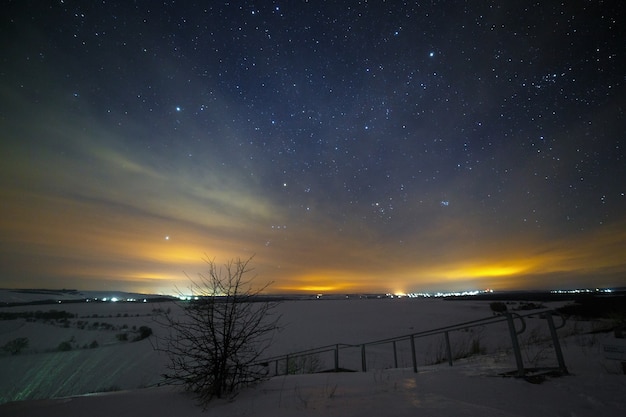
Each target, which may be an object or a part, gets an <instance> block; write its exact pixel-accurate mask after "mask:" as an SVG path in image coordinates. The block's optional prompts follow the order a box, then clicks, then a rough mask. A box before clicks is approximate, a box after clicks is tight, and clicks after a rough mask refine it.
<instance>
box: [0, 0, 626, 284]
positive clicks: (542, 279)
mask: <svg viewBox="0 0 626 417" xmlns="http://www.w3.org/2000/svg"><path fill="white" fill-rule="evenodd" d="M0 7H1V12H0V15H1V17H0V45H1V46H0V97H1V102H0V135H1V136H0V138H1V140H0V287H21V288H26V287H28V288H33V287H34V288H41V287H46V288H78V289H118V290H128V291H140V292H150V293H158V292H160V293H173V292H174V290H175V288H176V287H179V288H184V287H185V285H186V282H187V278H186V274H188V275H189V276H192V277H193V276H195V274H197V273H198V272H201V271H203V270H204V269H205V268H204V267H205V264H204V263H203V260H202V259H203V257H205V256H206V257H208V258H210V259H214V260H215V261H216V262H217V263H220V264H221V263H224V262H226V261H228V260H229V259H231V258H237V257H239V258H244V259H245V258H248V257H250V256H253V255H254V258H253V260H252V262H251V265H252V266H253V267H254V268H255V273H256V274H257V275H258V278H257V279H258V280H260V281H262V282H267V281H273V282H274V283H273V285H272V286H271V287H270V291H271V292H338V293H351V292H370V291H371V292H392V293H398V292H418V291H436V290H464V289H484V288H493V289H495V290H506V289H557V288H579V287H612V286H620V285H621V286H623V285H626V195H625V194H626V138H625V134H626V133H625V132H626V120H625V117H624V107H625V105H626V78H625V75H626V60H625V57H626V21H625V20H626V3H625V2H623V1H621V0H615V1H567V2H562V3H561V2H557V1H535V2H530V1H435V0H432V1H415V2H408V1H406V2H402V1H387V2H384V1H365V0H363V1H359V2H350V1H333V2H330V1H328V2H322V1H291V0H290V1H286V0H285V1H257V2H237V1H232V2H217V1H215V2H214V1H203V2H193V1H178V2H176V1H164V2H157V1H117V2H115V1H106V2H105V1H98V2H96V1H69V0H65V1H24V0H20V1H3V2H2V6H0Z"/></svg>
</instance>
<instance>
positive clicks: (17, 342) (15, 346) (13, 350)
mask: <svg viewBox="0 0 626 417" xmlns="http://www.w3.org/2000/svg"><path fill="white" fill-rule="evenodd" d="M27 346H28V338H27V337H18V338H17V339H13V340H10V341H8V342H7V343H5V344H4V346H2V350H4V351H5V352H7V353H10V354H11V355H19V353H20V352H21V351H22V349H25V348H26V347H27Z"/></svg>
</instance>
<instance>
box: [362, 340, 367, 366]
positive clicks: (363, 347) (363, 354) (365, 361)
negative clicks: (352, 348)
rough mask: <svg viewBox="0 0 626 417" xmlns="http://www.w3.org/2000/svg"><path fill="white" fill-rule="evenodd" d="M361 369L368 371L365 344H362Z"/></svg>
mask: <svg viewBox="0 0 626 417" xmlns="http://www.w3.org/2000/svg"><path fill="white" fill-rule="evenodd" d="M361 370H362V371H363V372H367V359H366V357H365V344H363V345H361Z"/></svg>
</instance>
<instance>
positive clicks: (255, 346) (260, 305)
mask: <svg viewBox="0 0 626 417" xmlns="http://www.w3.org/2000/svg"><path fill="white" fill-rule="evenodd" d="M250 259H251V258H250ZM250 259H248V260H241V259H237V260H236V261H230V262H228V263H227V264H226V265H225V266H224V269H222V268H218V267H217V266H216V264H215V263H214V262H213V261H212V260H208V259H205V261H206V262H207V264H208V266H209V271H208V274H206V275H203V274H199V280H198V281H194V280H191V279H190V281H191V291H192V292H193V293H194V294H198V295H199V297H198V299H197V300H194V301H190V302H188V303H185V304H183V305H182V308H183V315H182V318H181V315H178V314H169V313H166V314H164V315H163V316H162V318H161V319H159V320H160V323H161V324H162V325H163V326H164V327H167V328H168V330H170V331H171V333H169V332H168V333H169V334H170V336H167V337H166V338H165V340H164V342H163V343H161V344H160V345H159V344H157V349H158V350H161V351H163V352H165V353H167V354H168V356H169V358H170V360H171V364H170V366H169V371H170V372H169V373H168V374H166V375H164V376H165V377H166V378H168V379H170V380H171V381H172V382H173V383H182V384H184V385H185V387H186V388H187V390H189V391H192V392H193V393H195V394H196V396H197V398H198V400H199V401H200V403H201V404H202V405H204V406H206V405H207V404H208V402H209V401H210V400H211V399H212V398H214V397H217V398H221V397H223V396H225V395H230V394H231V393H233V392H234V391H236V390H237V389H238V388H239V387H241V386H244V385H247V384H251V383H253V382H256V381H258V380H260V379H262V378H263V377H264V376H265V372H264V371H265V369H263V368H262V367H261V366H260V365H258V364H257V361H258V360H259V358H260V355H261V354H262V353H263V351H264V350H265V349H266V348H267V346H268V345H269V343H270V340H271V336H272V335H273V332H274V331H275V330H276V329H277V327H278V318H272V317H271V316H272V310H273V308H274V307H275V306H276V301H268V300H262V299H260V297H259V296H260V294H261V292H262V291H264V290H265V289H266V288H267V285H265V286H262V287H261V288H260V289H254V288H253V287H252V279H249V278H248V273H249V272H250V271H251V270H250V269H249V267H248V263H249V262H250ZM157 342H158V340H157Z"/></svg>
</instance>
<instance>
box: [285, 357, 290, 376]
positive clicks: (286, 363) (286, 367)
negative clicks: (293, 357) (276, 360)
mask: <svg viewBox="0 0 626 417" xmlns="http://www.w3.org/2000/svg"><path fill="white" fill-rule="evenodd" d="M285 375H289V355H287V356H285Z"/></svg>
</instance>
